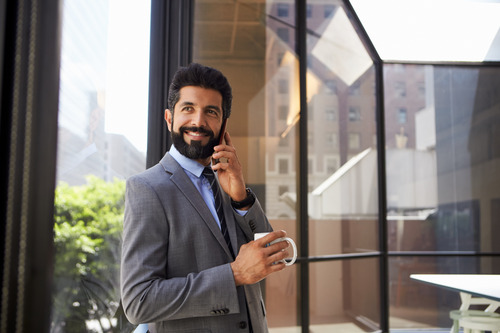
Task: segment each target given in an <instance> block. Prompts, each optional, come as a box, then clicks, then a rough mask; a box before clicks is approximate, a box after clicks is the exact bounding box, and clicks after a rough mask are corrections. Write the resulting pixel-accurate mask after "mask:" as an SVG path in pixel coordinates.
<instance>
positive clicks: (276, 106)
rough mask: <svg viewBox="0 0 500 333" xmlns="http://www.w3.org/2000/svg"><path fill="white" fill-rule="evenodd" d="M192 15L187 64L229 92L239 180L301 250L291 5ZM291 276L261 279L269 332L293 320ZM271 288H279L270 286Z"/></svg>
mask: <svg viewBox="0 0 500 333" xmlns="http://www.w3.org/2000/svg"><path fill="white" fill-rule="evenodd" d="M194 17H195V23H194V29H195V30H194V34H193V36H194V41H193V61H195V62H200V63H202V64H204V65H207V66H211V67H215V68H217V69H219V70H221V71H222V72H223V73H224V74H225V75H226V76H227V78H228V80H229V82H230V83H231V85H232V88H233V110H232V113H231V117H230V118H229V121H228V132H229V133H230V135H231V137H232V139H233V142H234V145H235V147H236V148H237V151H238V157H239V159H240V162H241V164H242V166H243V169H244V176H245V181H246V182H247V185H248V186H249V187H251V188H252V189H253V190H254V192H255V193H256V195H257V197H258V198H259V201H260V203H261V204H262V206H263V208H264V210H265V211H266V214H267V217H268V218H269V220H270V222H271V224H272V226H273V228H274V229H283V230H286V231H287V233H288V235H289V236H290V237H292V238H293V239H295V240H296V241H297V246H300V245H299V241H300V239H299V237H298V235H297V233H296V230H297V225H296V208H295V206H296V203H295V200H296V198H295V197H296V163H297V156H298V155H297V153H296V141H297V139H298V126H297V121H298V111H299V94H298V72H297V66H298V63H297V57H296V55H295V52H294V48H295V28H294V26H295V8H294V4H293V2H280V3H277V2H275V1H261V0H254V1H244V2H241V1H232V0H227V1H216V2H214V1H206V0H197V1H196V2H195V13H194ZM299 255H300V254H299ZM295 271H296V269H295V268H289V269H286V270H285V272H282V273H281V274H280V275H278V276H276V277H273V279H269V280H268V281H267V282H266V283H267V287H266V289H265V293H266V300H267V302H268V304H267V316H268V317H267V318H268V323H269V326H270V327H271V328H272V327H279V326H282V325H288V324H289V323H290V322H295V321H296V318H297V312H296V311H297V309H298V307H297V304H296V302H297V295H296V273H295ZM281 279H284V280H281ZM283 281H287V282H286V285H282V284H283ZM273 284H281V285H280V288H277V289H276V288H272V287H269V286H272V285H273ZM283 288H284V289H283Z"/></svg>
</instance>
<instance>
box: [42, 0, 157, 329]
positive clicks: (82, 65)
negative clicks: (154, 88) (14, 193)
mask: <svg viewBox="0 0 500 333" xmlns="http://www.w3.org/2000/svg"><path fill="white" fill-rule="evenodd" d="M63 4H64V6H63V31H62V54H61V78H60V93H59V141H58V161H57V189H56V199H55V225H54V237H55V239H54V241H55V249H56V257H55V271H54V286H53V307H52V327H51V331H52V332H103V331H106V332H110V331H111V330H112V331H117V328H116V327H117V326H118V325H121V326H122V328H124V327H123V325H124V323H123V322H122V323H119V322H118V321H117V316H116V312H117V308H118V305H119V300H120V295H119V268H120V267H119V262H120V248H121V245H120V239H121V228H122V220H123V219H122V214H123V201H124V190H125V183H124V179H125V178H126V177H128V176H130V175H132V174H135V173H138V172H140V171H142V170H144V169H145V163H146V162H145V160H146V158H145V151H146V140H147V137H146V131H147V127H146V126H147V109H148V100H147V97H148V72H149V30H150V29H149V26H150V24H149V19H150V4H149V2H148V1H142V0H129V1H122V0H109V1H104V0H86V1H73V0H66V1H64V2H63ZM131 22H133V23H131ZM132 64H133V65H132Z"/></svg>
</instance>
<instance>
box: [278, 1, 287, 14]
mask: <svg viewBox="0 0 500 333" xmlns="http://www.w3.org/2000/svg"><path fill="white" fill-rule="evenodd" d="M289 10H290V5H289V4H287V3H278V17H288V15H289Z"/></svg>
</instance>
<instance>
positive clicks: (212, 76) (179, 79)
mask: <svg viewBox="0 0 500 333" xmlns="http://www.w3.org/2000/svg"><path fill="white" fill-rule="evenodd" d="M186 86H196V87H202V88H206V89H214V90H217V91H218V92H220V94H221V95H222V112H223V118H224V119H226V118H229V116H230V115H231V102H232V100H233V94H232V92H231V86H230V85H229V82H228V81H227V79H226V77H225V76H224V74H222V73H221V72H220V71H218V70H217V69H214V68H211V67H207V66H203V65H200V64H197V63H191V64H190V65H189V66H187V67H181V68H179V70H178V71H177V72H176V73H175V74H174V78H173V79H172V83H171V84H170V88H169V91H168V107H169V109H170V111H171V112H174V107H175V104H177V102H178V101H179V98H180V93H179V91H180V90H181V88H183V87H186Z"/></svg>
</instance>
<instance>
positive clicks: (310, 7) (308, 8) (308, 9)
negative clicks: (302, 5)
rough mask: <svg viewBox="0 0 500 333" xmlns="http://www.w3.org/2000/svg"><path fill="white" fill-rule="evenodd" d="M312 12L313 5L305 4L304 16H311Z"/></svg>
mask: <svg viewBox="0 0 500 333" xmlns="http://www.w3.org/2000/svg"><path fill="white" fill-rule="evenodd" d="M312 14H313V6H312V5H309V4H308V5H307V6H306V17H307V18H311V17H312Z"/></svg>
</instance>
